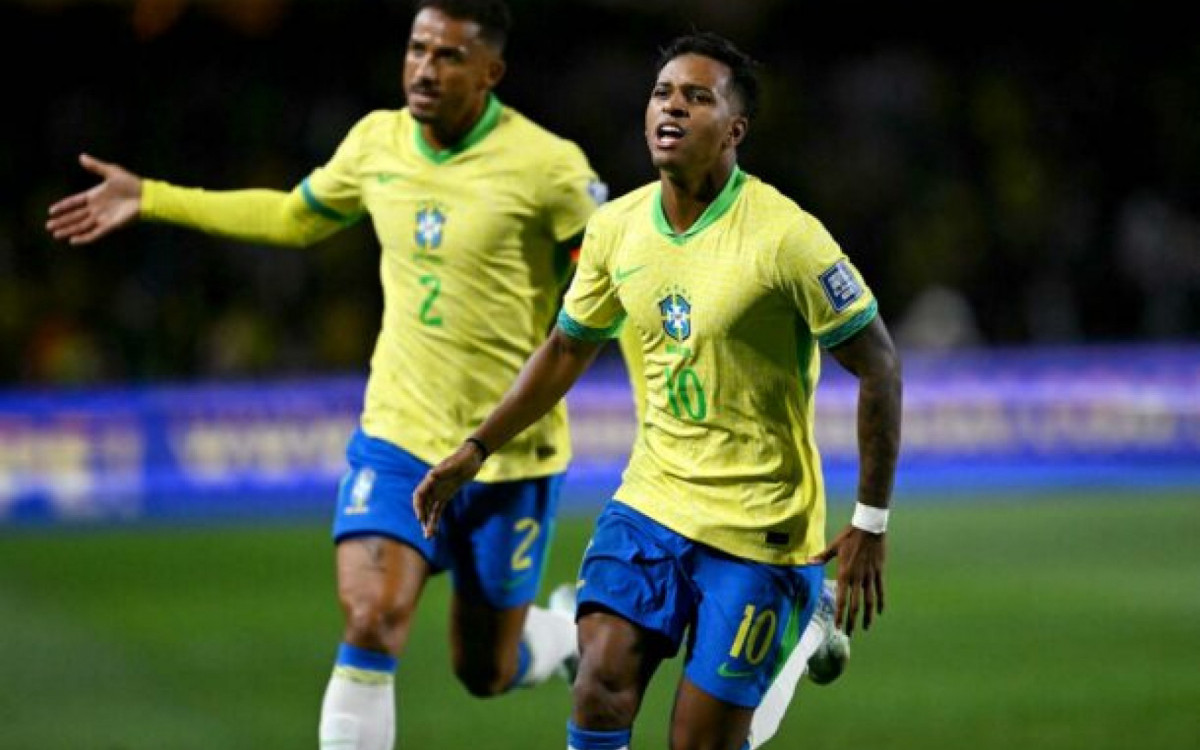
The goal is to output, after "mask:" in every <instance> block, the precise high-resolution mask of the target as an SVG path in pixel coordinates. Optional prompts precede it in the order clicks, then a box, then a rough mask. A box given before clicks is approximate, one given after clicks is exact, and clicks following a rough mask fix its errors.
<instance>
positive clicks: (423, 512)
mask: <svg viewBox="0 0 1200 750" xmlns="http://www.w3.org/2000/svg"><path fill="white" fill-rule="evenodd" d="M412 502H413V511H414V512H415V513H416V514H417V521H419V522H420V524H421V530H422V531H423V532H424V534H425V538H426V539H429V538H430V537H432V536H433V534H434V532H436V531H437V525H438V521H439V520H440V519H441V516H442V509H441V506H442V505H443V503H441V502H439V501H438V492H437V478H436V477H435V474H434V472H433V471H431V472H429V473H428V474H426V475H425V478H424V479H422V480H421V483H420V484H419V485H417V489H416V490H414V491H413V498H412Z"/></svg>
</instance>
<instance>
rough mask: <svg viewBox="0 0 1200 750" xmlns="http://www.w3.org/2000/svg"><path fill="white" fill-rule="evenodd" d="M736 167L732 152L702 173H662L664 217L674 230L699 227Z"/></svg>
mask: <svg viewBox="0 0 1200 750" xmlns="http://www.w3.org/2000/svg"><path fill="white" fill-rule="evenodd" d="M736 164H737V161H736V156H735V155H734V154H733V152H730V153H729V157H728V158H724V157H723V158H722V159H721V160H720V161H719V162H718V163H717V164H715V165H713V166H712V167H711V168H710V169H708V170H706V171H704V172H701V173H698V174H687V173H684V172H675V171H668V170H665V169H664V170H660V171H659V181H660V183H661V184H662V207H663V214H664V215H665V216H666V217H667V221H668V222H669V223H670V224H671V229H673V230H675V232H676V233H682V232H686V231H687V230H688V229H689V228H690V227H691V226H692V225H693V224H695V223H696V220H697V219H699V218H700V217H701V216H702V215H703V214H704V211H705V210H706V209H707V208H708V207H709V206H710V205H711V204H712V202H713V201H715V200H716V199H717V196H718V195H720V194H721V190H722V189H723V188H724V187H725V184H726V183H727V182H729V176H730V175H731V174H733V168H734V166H735V165H736Z"/></svg>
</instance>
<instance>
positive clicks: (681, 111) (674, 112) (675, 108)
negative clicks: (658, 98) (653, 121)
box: [662, 91, 688, 117]
mask: <svg viewBox="0 0 1200 750" xmlns="http://www.w3.org/2000/svg"><path fill="white" fill-rule="evenodd" d="M662 111H663V114H666V115H670V116H672V117H687V114H688V110H687V100H686V99H685V98H684V97H683V95H682V94H680V93H679V92H678V91H674V92H672V93H671V95H670V96H668V97H667V98H666V99H664V100H663V103H662Z"/></svg>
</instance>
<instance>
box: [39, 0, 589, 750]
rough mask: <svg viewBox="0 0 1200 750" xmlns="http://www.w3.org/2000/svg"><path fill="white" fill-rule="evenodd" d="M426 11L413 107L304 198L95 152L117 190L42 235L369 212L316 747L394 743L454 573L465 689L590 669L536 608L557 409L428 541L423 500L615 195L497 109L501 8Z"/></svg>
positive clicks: (345, 156) (543, 316)
mask: <svg viewBox="0 0 1200 750" xmlns="http://www.w3.org/2000/svg"><path fill="white" fill-rule="evenodd" d="M417 6H418V10H417V14H416V16H415V18H414V21H413V26H412V30H411V35H410V37H409V40H408V50H407V55H406V58H405V63H404V76H403V81H404V90H405V94H406V98H407V107H406V108H405V109H402V110H398V111H377V112H373V113H370V114H368V115H367V116H366V117H364V118H363V119H362V120H361V121H359V122H358V124H356V125H355V126H354V127H353V129H352V130H351V131H350V132H349V134H348V135H347V136H346V138H345V139H344V141H343V142H342V144H341V145H340V146H339V147H338V149H337V151H336V153H335V154H334V155H333V157H332V158H331V159H330V160H329V162H328V163H326V164H325V165H323V166H321V167H319V168H317V169H316V170H314V171H313V172H312V173H311V174H310V175H309V176H308V177H307V178H306V179H305V180H304V181H303V182H302V183H301V184H300V185H298V186H297V187H296V188H295V189H294V190H292V191H291V192H283V191H276V190H238V191H224V192H209V191H204V190H199V189H190V188H182V187H177V186H174V185H170V184H167V183H164V182H159V181H154V180H149V179H142V178H140V177H138V176H137V175H135V174H133V173H131V172H129V171H127V170H125V169H123V168H121V167H119V166H117V165H114V164H107V163H104V162H100V161H98V160H96V159H93V158H91V157H88V156H84V157H82V163H83V166H84V167H85V168H87V169H89V170H91V171H93V172H95V173H96V174H98V175H99V176H100V177H102V178H103V181H102V182H101V183H100V184H99V185H97V186H95V187H93V188H92V189H90V190H88V191H86V192H83V193H80V194H78V195H75V196H71V197H69V198H66V199H64V200H62V201H60V202H59V203H57V204H55V205H54V206H53V207H52V208H51V210H50V214H51V216H50V219H49V221H48V224H47V228H48V229H49V230H50V231H51V232H52V233H53V234H54V236H55V237H58V238H60V239H67V240H69V241H70V242H71V243H72V244H83V243H88V242H92V241H95V240H97V239H100V238H101V237H104V236H106V235H107V234H108V233H110V232H112V231H113V230H115V229H118V228H119V227H122V226H125V225H127V224H129V223H131V222H133V221H135V220H137V219H144V220H151V221H164V222H171V223H174V224H178V225H182V226H187V227H192V228H195V229H199V230H202V231H206V232H210V233H214V234H220V235H224V236H229V237H233V238H237V239H241V240H247V241H257V242H266V243H273V244H281V245H292V246H302V245H309V244H312V243H314V242H317V241H319V240H321V239H323V238H325V237H327V236H329V235H331V234H332V233H334V232H337V231H338V230H340V229H342V228H343V227H345V226H347V225H348V224H349V223H351V222H353V221H355V220H358V219H360V218H362V217H364V216H367V215H369V216H370V220H371V221H372V223H373V224H374V228H375V231H376V234H377V235H378V238H379V243H380V246H381V249H382V257H381V263H380V275H381V278H382V283H383V290H384V302H385V307H384V315H383V326H382V330H381V332H380V334H379V337H378V341H377V343H376V346H375V353H374V356H373V358H372V361H371V375H370V378H369V380H368V383H367V388H366V395H365V404H364V408H363V410H362V415H361V428H360V430H359V431H358V432H357V433H356V434H355V435H354V436H353V438H352V440H351V441H350V445H349V447H348V449H347V458H348V460H349V464H350V470H349V472H348V473H347V474H346V476H345V479H344V481H343V482H342V485H341V488H340V491H339V498H338V500H339V502H338V508H337V512H336V515H335V520H334V524H333V536H334V539H335V541H336V542H337V579H338V595H339V599H340V603H341V607H342V610H343V612H344V615H345V629H344V633H343V643H342V644H341V646H340V648H339V650H338V655H337V660H336V664H335V668H334V671H333V674H332V676H331V678H330V681H329V683H328V687H327V689H326V692H325V698H324V702H323V707H322V715H321V721H320V741H321V745H322V747H328V748H335V747H336V748H339V750H351V749H352V748H353V749H362V750H384V749H386V748H390V747H392V745H393V742H394V736H395V731H396V730H395V725H396V720H395V714H394V711H395V708H394V707H395V697H394V692H393V673H394V671H395V669H396V667H397V659H398V657H399V656H400V655H401V653H402V652H403V651H404V648H405V644H406V642H407V640H408V635H409V629H410V625H411V623H412V621H413V616H414V612H415V611H416V607H417V604H418V600H419V598H420V595H421V591H422V589H423V587H424V585H425V582H426V580H427V579H428V578H429V576H430V575H432V574H435V573H438V572H441V571H444V570H449V571H451V573H452V576H453V583H454V597H453V601H452V605H451V613H450V639H451V651H452V657H453V663H454V671H455V674H456V675H457V676H458V678H459V679H460V680H461V681H462V683H463V684H464V686H465V687H466V688H467V690H468V691H470V692H471V693H472V694H474V695H478V696H490V695H496V694H499V693H503V692H505V691H507V690H508V689H510V688H511V687H514V686H518V685H527V684H535V683H537V682H540V681H543V680H545V679H547V678H548V677H549V676H550V675H551V674H552V673H554V672H555V671H557V670H559V669H560V668H561V667H562V666H563V665H564V662H566V661H567V660H570V659H572V658H575V657H576V656H577V651H576V643H577V641H576V636H575V623H574V619H573V617H572V616H571V613H558V612H551V611H548V610H545V609H541V608H538V607H533V606H531V602H532V601H533V599H534V598H535V596H536V594H537V591H538V588H539V585H540V577H541V572H542V567H543V565H542V562H543V559H544V557H545V555H546V553H547V544H548V541H549V538H550V532H551V525H552V519H553V514H554V511H555V508H556V505H557V501H558V492H559V486H560V480H561V477H562V474H563V471H564V470H565V468H566V466H567V463H568V460H569V458H570V443H569V439H568V433H567V424H566V413H565V409H564V408H562V407H556V408H554V409H551V410H548V412H547V413H546V414H545V415H544V416H543V417H541V418H540V419H539V420H538V421H537V424H536V425H534V426H533V427H531V428H530V429H529V430H527V431H526V432H524V433H523V434H522V435H521V437H520V438H519V439H517V440H514V441H512V442H510V443H509V444H507V445H506V446H505V447H504V448H503V449H497V451H496V452H495V454H494V455H492V456H491V457H490V459H491V460H490V461H489V462H488V466H487V468H486V469H484V470H483V471H481V472H479V476H478V480H479V481H477V482H474V483H472V484H471V485H470V486H467V487H464V488H463V491H462V492H461V493H459V495H458V497H457V499H456V500H455V502H454V504H453V506H452V507H451V508H449V509H447V511H446V513H447V516H448V520H449V521H450V522H449V523H447V524H445V525H444V527H443V529H442V531H441V532H440V533H439V534H438V535H436V536H435V537H434V538H429V539H427V538H426V537H425V535H424V534H423V532H422V528H421V525H420V524H419V522H418V519H417V518H416V516H415V514H414V509H413V506H412V502H411V498H412V493H413V490H414V488H415V487H416V485H417V482H418V481H420V479H421V478H422V477H423V476H424V475H425V472H426V470H427V469H428V467H429V465H430V463H431V462H433V461H435V460H437V459H438V458H440V457H441V456H443V455H445V454H446V453H447V452H449V451H450V450H452V449H453V448H454V447H455V446H456V445H457V444H458V443H459V441H460V440H461V438H462V436H463V435H464V434H466V433H468V432H470V431H471V430H473V429H474V428H475V427H477V426H478V425H479V424H480V423H481V422H482V421H483V419H484V418H485V417H486V416H487V414H488V413H489V412H490V411H491V409H492V408H493V407H494V406H495V405H496V403H498V402H499V400H500V398H501V397H502V396H503V394H504V392H505V390H506V389H507V388H508V386H509V384H510V383H511V381H512V380H513V378H514V377H515V376H516V375H517V373H518V371H519V369H520V367H521V365H522V363H524V362H525V360H526V359H528V357H529V356H530V354H531V353H532V352H533V351H534V349H535V348H536V347H537V346H538V345H539V344H540V343H541V342H542V341H543V340H545V338H546V335H547V332H548V331H549V330H550V329H551V327H552V326H553V324H554V319H555V318H554V316H555V313H556V312H557V309H558V303H559V299H560V295H561V292H562V288H563V286H564V284H565V283H566V278H567V275H568V272H569V270H570V256H571V253H572V251H574V250H576V249H578V247H579V242H580V240H581V238H582V234H583V229H584V226H585V224H586V222H587V219H588V217H589V216H590V215H591V213H592V212H593V211H594V210H595V208H596V204H597V203H598V202H600V201H601V200H602V191H603V186H602V184H601V183H599V182H598V181H597V179H596V175H595V174H594V172H593V171H592V169H591V167H590V166H589V164H588V162H587V159H586V158H585V157H584V155H583V153H582V152H581V151H580V149H579V148H578V147H577V146H575V145H574V144H573V143H571V142H569V141H566V140H564V139H562V138H558V137H556V136H554V135H552V134H550V133H548V132H546V131H545V130H543V129H541V128H540V127H538V126H537V125H535V124H534V123H532V122H530V121H529V120H527V119H526V118H524V117H523V116H522V115H520V114H519V113H518V112H516V111H514V110H512V109H509V108H508V107H505V106H503V105H502V104H501V103H500V102H499V101H498V100H497V98H496V97H495V95H494V94H493V93H492V91H493V89H494V88H495V86H496V85H497V84H498V83H499V82H500V80H501V77H502V76H503V74H504V70H505V65H504V60H503V48H504V44H505V41H506V37H507V34H508V29H509V25H510V15H509V11H508V8H507V7H506V6H505V5H504V3H503V2H501V1H500V0H422V1H421V2H418V4H417Z"/></svg>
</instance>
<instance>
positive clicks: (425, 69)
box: [413, 55, 437, 81]
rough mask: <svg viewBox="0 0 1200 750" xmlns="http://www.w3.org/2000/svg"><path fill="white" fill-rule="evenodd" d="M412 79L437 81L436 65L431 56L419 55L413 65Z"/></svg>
mask: <svg viewBox="0 0 1200 750" xmlns="http://www.w3.org/2000/svg"><path fill="white" fill-rule="evenodd" d="M413 78H414V79H416V80H418V81H433V80H436V79H437V64H436V63H435V62H434V61H433V55H419V56H418V57H417V59H416V61H415V63H414V65H413Z"/></svg>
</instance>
